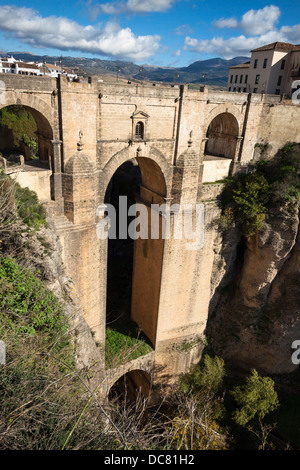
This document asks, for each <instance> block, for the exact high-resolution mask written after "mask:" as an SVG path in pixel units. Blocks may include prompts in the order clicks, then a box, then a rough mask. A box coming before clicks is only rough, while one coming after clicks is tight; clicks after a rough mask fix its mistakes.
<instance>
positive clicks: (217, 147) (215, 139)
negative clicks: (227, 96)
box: [205, 112, 239, 159]
mask: <svg viewBox="0 0 300 470" xmlns="http://www.w3.org/2000/svg"><path fill="white" fill-rule="evenodd" d="M238 135H239V124H238V121H237V119H236V118H235V116H234V115H233V114H231V113H227V112H226V113H221V114H219V115H218V116H216V117H215V118H214V119H213V120H212V122H211V123H210V125H209V127H208V129H207V134H206V138H207V142H206V147H205V154H206V155H210V156H215V157H225V158H231V159H234V157H235V152H236V147H237V137H238Z"/></svg>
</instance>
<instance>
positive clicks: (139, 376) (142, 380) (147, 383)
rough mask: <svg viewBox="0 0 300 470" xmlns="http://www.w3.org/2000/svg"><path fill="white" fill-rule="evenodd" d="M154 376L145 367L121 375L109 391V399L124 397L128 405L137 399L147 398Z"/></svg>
mask: <svg viewBox="0 0 300 470" xmlns="http://www.w3.org/2000/svg"><path fill="white" fill-rule="evenodd" d="M151 386H152V377H151V374H150V373H149V371H147V370H144V369H137V368H135V369H131V370H129V371H127V372H126V373H125V374H122V375H120V376H119V377H118V378H117V379H116V380H115V381H114V383H113V384H112V385H111V387H110V389H109V391H108V395H107V397H108V400H118V399H122V400H124V401H126V403H127V404H128V405H130V404H131V403H133V402H135V400H136V399H140V400H143V399H147V398H148V397H149V396H150V392H151Z"/></svg>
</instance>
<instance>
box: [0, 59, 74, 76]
mask: <svg viewBox="0 0 300 470" xmlns="http://www.w3.org/2000/svg"><path fill="white" fill-rule="evenodd" d="M0 73H14V74H18V75H36V76H41V75H45V76H49V77H58V75H60V74H62V75H65V76H67V78H68V79H69V80H74V79H76V78H77V75H76V74H75V73H74V72H73V71H72V70H71V69H67V68H65V67H62V66H61V65H57V64H54V65H53V64H46V63H44V62H41V63H34V62H23V61H22V60H16V59H14V57H3V58H1V57H0Z"/></svg>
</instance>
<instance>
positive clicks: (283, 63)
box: [281, 59, 285, 70]
mask: <svg viewBox="0 0 300 470" xmlns="http://www.w3.org/2000/svg"><path fill="white" fill-rule="evenodd" d="M284 67H285V60H284V59H282V61H281V70H283V69H284Z"/></svg>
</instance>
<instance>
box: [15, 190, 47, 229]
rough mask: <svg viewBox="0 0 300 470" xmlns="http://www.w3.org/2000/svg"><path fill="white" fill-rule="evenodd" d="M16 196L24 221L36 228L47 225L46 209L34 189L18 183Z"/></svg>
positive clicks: (18, 208)
mask: <svg viewBox="0 0 300 470" xmlns="http://www.w3.org/2000/svg"><path fill="white" fill-rule="evenodd" d="M15 197H16V206H17V212H18V215H19V217H21V219H22V220H23V222H24V223H26V224H27V225H28V226H29V227H30V228H32V229H34V230H39V229H40V227H41V226H43V225H46V211H45V209H44V207H43V206H42V204H40V202H39V200H38V197H37V194H36V193H35V192H34V191H31V190H30V189H29V188H21V186H20V185H18V184H17V185H16V195H15Z"/></svg>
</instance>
